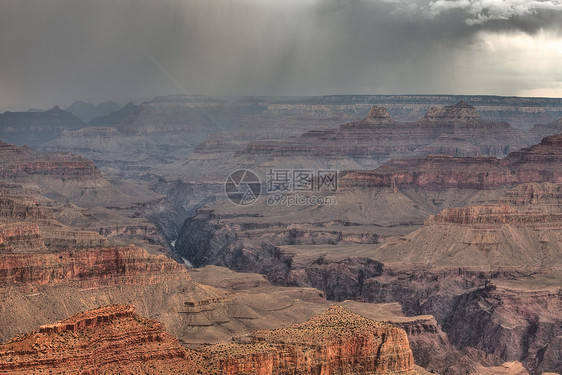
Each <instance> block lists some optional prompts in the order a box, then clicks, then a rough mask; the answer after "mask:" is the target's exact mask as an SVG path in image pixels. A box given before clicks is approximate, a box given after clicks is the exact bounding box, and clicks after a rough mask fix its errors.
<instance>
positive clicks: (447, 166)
mask: <svg viewBox="0 0 562 375" xmlns="http://www.w3.org/2000/svg"><path fill="white" fill-rule="evenodd" d="M560 171H562V134H558V135H553V136H549V137H545V138H544V139H543V140H542V141H541V143H540V144H538V145H535V146H532V147H530V148H524V149H522V150H520V151H516V152H512V153H510V154H509V156H507V157H506V158H504V159H496V158H492V157H485V158H484V157H477V158H474V157H468V158H463V157H453V156H446V155H435V156H433V155H432V156H428V157H426V158H425V159H411V160H394V161H391V162H389V163H387V164H385V165H384V166H382V167H380V168H377V169H375V170H373V171H347V172H343V173H342V178H341V181H342V184H343V186H344V187H345V186H365V187H381V186H385V187H393V188H394V187H397V188H403V187H408V186H413V187H417V188H423V189H436V190H439V189H450V188H456V189H464V188H470V189H479V190H483V189H493V188H497V187H500V186H505V185H508V186H509V185H511V186H514V185H517V184H522V183H530V182H553V183H559V182H561V181H562V172H560Z"/></svg>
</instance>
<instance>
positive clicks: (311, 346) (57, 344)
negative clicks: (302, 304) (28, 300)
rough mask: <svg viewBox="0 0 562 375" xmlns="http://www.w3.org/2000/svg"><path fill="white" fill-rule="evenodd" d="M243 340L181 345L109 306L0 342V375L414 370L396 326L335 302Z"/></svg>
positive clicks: (130, 311) (154, 325) (157, 327)
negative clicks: (302, 320)
mask: <svg viewBox="0 0 562 375" xmlns="http://www.w3.org/2000/svg"><path fill="white" fill-rule="evenodd" d="M245 341H246V343H238V344H223V345H215V346H211V347H208V348H205V349H203V350H190V349H185V348H183V347H181V346H180V345H179V343H178V341H177V340H176V339H175V338H173V337H172V336H171V335H169V334H168V333H167V332H166V331H164V330H163V327H162V325H161V324H160V323H158V322H156V321H153V320H149V319H146V318H143V317H140V316H138V315H136V314H135V313H134V308H133V307H132V306H127V305H125V306H120V305H114V306H108V307H103V308H99V309H96V310H92V311H87V312H84V313H80V314H77V315H75V316H73V317H71V318H69V319H66V320H63V321H61V322H58V323H55V324H51V325H44V326H41V328H40V331H39V332H31V333H29V334H26V335H22V336H19V337H17V338H15V339H13V340H12V341H10V342H8V343H7V344H4V345H1V346H0V373H18V374H27V373H37V372H40V373H47V372H49V373H69V372H74V371H79V372H80V373H89V374H98V373H123V372H132V373H138V372H139V371H142V372H146V371H149V372H152V373H154V372H158V371H160V372H164V373H169V372H170V371H173V372H182V373H199V374H226V375H234V374H242V373H244V374H256V375H257V374H263V375H266V374H272V375H273V374H279V375H281V374H293V373H299V374H346V373H358V374H381V375H382V374H412V375H414V374H417V371H416V370H415V368H414V363H413V356H412V352H411V350H410V348H409V345H408V339H407V337H406V333H405V332H404V330H402V329H400V328H397V327H394V326H391V325H389V324H384V323H377V322H374V321H371V320H369V319H366V318H363V317H361V316H359V315H356V314H353V313H351V312H349V311H347V310H345V309H343V308H341V307H332V308H330V309H329V310H328V311H326V312H325V313H323V314H321V315H319V316H317V317H315V318H313V319H311V320H310V321H308V322H305V323H302V324H299V325H294V326H291V327H288V328H286V329H280V330H275V331H259V332H255V333H253V334H252V335H250V336H249V337H247V338H246V339H245Z"/></svg>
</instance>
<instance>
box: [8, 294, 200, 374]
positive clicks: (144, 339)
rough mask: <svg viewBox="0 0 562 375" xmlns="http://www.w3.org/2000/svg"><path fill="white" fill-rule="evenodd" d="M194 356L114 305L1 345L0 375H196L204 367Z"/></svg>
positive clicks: (152, 323)
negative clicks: (158, 373)
mask: <svg viewBox="0 0 562 375" xmlns="http://www.w3.org/2000/svg"><path fill="white" fill-rule="evenodd" d="M193 356H196V353H190V352H189V351H187V350H186V349H184V348H183V347H182V346H181V345H180V344H179V343H178V341H177V339H176V338H174V337H173V336H171V335H170V334H168V333H167V332H166V331H165V330H164V329H163V326H162V324H161V323H159V322H156V321H154V320H150V319H146V318H143V317H140V316H138V315H136V314H134V309H133V307H132V306H120V305H114V306H108V307H103V308H99V309H96V310H92V311H87V312H85V313H80V314H77V315H75V316H73V317H71V318H69V319H66V320H63V321H61V322H58V323H55V324H53V325H46V326H42V327H41V329H40V332H31V333H29V334H26V335H22V336H20V337H16V338H15V339H13V340H12V341H10V342H9V343H7V344H4V345H0V373H6V374H7V373H10V374H32V373H52V374H68V373H80V374H103V373H139V372H156V371H162V372H164V373H170V372H176V371H181V372H184V373H197V371H198V370H199V371H201V370H202V369H204V367H203V363H198V361H197V360H195V361H193V359H194V357H193ZM196 358H197V359H199V357H196ZM201 362H202V361H201ZM205 373H207V372H205Z"/></svg>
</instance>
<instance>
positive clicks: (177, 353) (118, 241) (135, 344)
mask: <svg viewBox="0 0 562 375" xmlns="http://www.w3.org/2000/svg"><path fill="white" fill-rule="evenodd" d="M437 99H439V100H438V101H439V102H441V101H444V102H445V103H444V105H431V106H430V105H428V103H429V102H432V101H434V100H435V98H434V97H429V98H426V97H416V96H410V97H402V98H392V97H365V98H360V99H358V98H357V97H326V98H320V97H319V98H310V99H306V100H301V101H300V102H298V101H297V102H295V100H293V99H291V100H290V101H285V102H267V101H266V100H263V99H260V100H258V99H250V98H244V99H242V100H241V101H236V102H225V101H221V100H217V99H212V98H206V97H199V96H197V97H190V96H184V97H181V96H170V97H159V98H156V99H154V100H153V101H150V102H146V103H143V104H142V105H140V106H135V105H127V106H125V107H124V108H122V109H118V110H117V111H114V112H112V113H109V114H106V115H105V116H104V117H95V118H93V119H91V120H90V122H89V123H84V122H83V120H81V119H80V118H79V117H77V116H76V115H75V114H73V113H72V112H71V111H70V110H73V108H75V107H77V108H81V107H80V106H78V105H75V106H74V107H71V108H68V110H61V109H60V108H55V109H52V110H48V111H45V112H32V113H31V114H28V113H10V114H9V115H3V116H4V119H2V121H3V122H2V124H10V123H12V122H13V121H16V120H14V119H18V120H17V121H20V122H19V123H22V124H30V123H31V124H35V123H40V124H41V125H40V126H39V125H38V128H40V133H37V131H36V130H34V129H35V128H34V127H33V126H31V125H29V127H22V126H20V127H18V126H16V125H10V126H8V125H4V126H2V128H1V129H0V132H1V134H3V137H4V139H6V140H9V141H12V142H16V143H22V142H20V141H19V140H20V139H21V138H22V137H23V138H26V140H27V141H29V142H28V143H29V144H30V146H28V145H17V144H14V143H9V142H7V141H6V142H4V141H3V142H2V143H1V144H0V160H1V165H0V175H1V177H2V182H1V185H0V190H1V191H2V197H1V205H0V213H1V214H0V218H1V224H0V252H1V257H0V284H1V285H0V288H1V289H2V294H1V297H0V314H1V316H2V319H0V322H1V325H0V339H1V340H2V342H3V343H2V344H1V345H0V373H6V374H11V373H21V374H27V373H29V374H31V373H61V374H62V373H84V374H86V373H87V374H97V373H100V374H101V373H171V372H176V373H187V374H191V373H193V374H195V373H202V374H207V373H208V374H246V373H247V374H356V373H357V374H425V373H440V374H548V373H559V372H560V371H562V361H561V356H560V353H561V351H562V341H561V339H560V338H561V337H562V315H561V314H560V311H562V309H561V307H562V291H561V285H562V279H560V275H561V273H560V270H561V267H562V246H561V245H562V236H561V234H562V172H561V171H562V134H561V133H562V126H561V122H560V121H559V120H554V119H551V118H548V119H547V121H548V122H545V123H537V124H532V122H533V121H535V118H534V117H531V118H529V116H528V113H529V112H530V111H535V112H542V113H547V112H544V108H549V110H550V111H551V113H552V114H553V117H555V116H557V115H559V114H560V113H561V111H562V101H560V102H559V103H554V104H553V102H552V101H550V102H546V101H540V100H535V101H532V102H531V103H532V104H528V105H529V107H528V108H527V109H526V110H525V111H521V106H523V105H525V104H526V103H529V101H526V100H523V99H522V100H521V102H520V103H517V106H513V105H510V104H509V103H505V101H506V100H503V101H502V98H495V99H494V100H493V101H491V102H490V103H486V107H483V108H485V110H480V109H479V106H473V105H471V104H469V102H474V103H482V101H483V100H484V99H483V98H478V97H473V98H470V97H468V98H466V97H463V98H456V97H438V98H437ZM368 101H371V102H374V104H369V105H365V104H363V103H364V102H368ZM396 101H398V103H397V102H396ZM401 101H404V102H407V103H415V104H416V105H415V106H414V107H413V108H418V110H417V111H423V110H424V109H425V108H426V107H427V109H426V113H425V114H423V115H421V117H420V118H419V119H415V120H414V119H413V118H412V117H413V116H416V114H418V112H415V111H413V110H412V109H411V108H412V106H413V104H410V105H409V106H407V108H409V109H408V110H402V111H401V110H400V104H399V103H401ZM194 103H197V105H195V104H194ZM319 103H322V104H319ZM198 105H202V106H204V108H205V111H207V113H212V114H213V116H214V118H221V117H224V118H228V119H229V121H231V123H229V124H228V127H227V128H226V127H225V128H221V129H216V128H212V127H211V126H210V125H209V124H208V123H207V124H205V123H204V119H203V118H202V117H201V116H200V113H199V112H200V111H201V109H200V108H198ZM384 105H386V106H387V107H388V108H387V107H385V106H384ZM545 106H546V107H545ZM505 113H510V116H509V117H510V118H513V117H516V118H517V119H518V121H516V122H515V124H517V125H518V126H517V127H515V126H514V125H511V124H510V123H508V122H506V121H502V120H504V119H505V118H503V117H502V116H505ZM54 114H57V116H56V117H55V118H53V115H54ZM77 114H80V113H77ZM361 117H362V118H361ZM31 119H33V121H32V120H31ZM69 119H73V120H72V121H70V120H69ZM156 123H157V124H158V126H157V125H155V124H156ZM521 124H525V125H524V126H522V125H521ZM531 124H532V125H531ZM268 127H270V128H271V132H269V131H263V132H261V131H260V132H258V131H255V129H268ZM279 129H284V130H286V131H284V132H277V131H276V130H279ZM44 133H48V134H49V136H48V137H42V136H43V134H44ZM38 137H39V138H38ZM37 139H41V140H42V142H39V143H37V142H36V140H37ZM172 140H173V141H172ZM275 166H281V167H283V168H289V169H290V168H302V167H305V166H306V167H308V168H314V169H327V170H332V169H333V170H337V185H338V186H337V189H336V190H331V191H328V192H320V194H324V195H326V194H330V195H331V196H334V197H335V198H337V204H335V205H308V206H303V205H294V206H289V205H287V206H283V205H278V206H272V205H271V201H270V200H268V198H271V197H272V196H274V195H275V194H274V193H272V192H269V191H267V189H266V183H265V181H266V175H267V172H268V170H270V169H271V168H272V167H275ZM237 169H249V170H252V171H254V172H255V173H256V174H257V175H258V176H260V178H261V179H262V182H263V184H262V185H263V186H262V196H260V197H259V198H258V199H257V200H256V201H255V202H253V203H252V204H249V205H236V204H233V203H232V202H231V201H230V200H229V199H227V197H226V195H225V192H224V183H225V182H224V180H225V178H226V176H227V175H228V174H227V173H226V172H228V171H231V170H237ZM288 194H289V195H290V194H295V192H289V193H288ZM301 194H304V195H305V196H306V195H310V194H312V193H310V192H303V193H301ZM268 202H269V203H268Z"/></svg>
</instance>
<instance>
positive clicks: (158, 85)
mask: <svg viewBox="0 0 562 375" xmlns="http://www.w3.org/2000/svg"><path fill="white" fill-rule="evenodd" d="M561 61H562V0H561V1H557V0H550V1H548V0H547V1H541V0H536V1H521V0H413V1H405V0H92V1H76V0H41V1H27V0H0V108H7V107H10V108H19V109H27V108H30V107H40V108H46V107H50V106H52V105H54V104H60V105H62V106H66V105H68V104H70V103H71V102H72V101H74V100H78V99H81V100H86V101H92V102H96V103H97V102H100V101H103V100H107V99H111V98H125V97H150V96H155V95H161V94H171V93H178V92H181V91H180V89H179V88H178V85H181V86H183V87H184V88H185V89H186V90H187V91H188V92H191V93H201V94H209V95H325V94H350V93H357V94H396V93H403V94H407V93H422V94H423V93H428V94H437V93H443V94H498V95H534V96H559V97H562V63H561ZM174 81H175V82H174Z"/></svg>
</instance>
